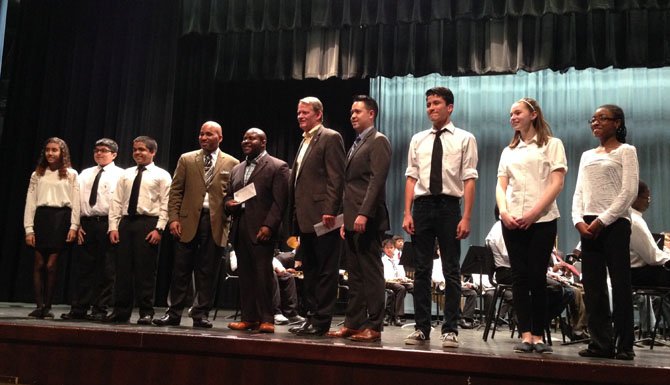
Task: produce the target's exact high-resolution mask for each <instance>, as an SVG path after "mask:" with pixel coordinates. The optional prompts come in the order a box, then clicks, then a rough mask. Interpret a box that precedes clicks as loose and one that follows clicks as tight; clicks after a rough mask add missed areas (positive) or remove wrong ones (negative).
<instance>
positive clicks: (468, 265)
mask: <svg viewBox="0 0 670 385" xmlns="http://www.w3.org/2000/svg"><path fill="white" fill-rule="evenodd" d="M492 263H493V258H491V250H489V248H488V247H486V246H470V248H469V249H468V253H467V254H466V255H465V259H464V260H463V263H462V264H461V274H479V291H480V294H479V322H480V323H481V322H482V320H483V318H484V287H483V284H482V281H483V280H482V276H483V275H484V272H487V274H488V272H490V271H493V269H494V268H495V267H494V266H492ZM490 280H491V277H489V281H490Z"/></svg>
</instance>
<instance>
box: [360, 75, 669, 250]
mask: <svg viewBox="0 0 670 385" xmlns="http://www.w3.org/2000/svg"><path fill="white" fill-rule="evenodd" d="M435 86H447V87H449V88H450V89H451V90H452V91H453V92H454V96H455V102H454V113H453V115H452V120H453V122H454V124H455V125H456V126H457V127H460V128H463V129H465V130H468V131H470V132H472V133H473V134H474V135H475V137H476V138H477V147H478V150H479V166H478V167H477V168H478V170H479V180H478V181H477V194H476V200H475V207H474V211H473V215H472V222H471V225H472V232H471V234H470V237H469V239H468V240H467V241H466V242H464V243H463V246H462V252H463V253H465V251H467V246H468V244H473V245H483V244H484V238H485V237H486V234H488V231H489V229H490V228H491V226H492V225H493V223H494V217H493V208H494V206H495V185H496V180H497V179H496V171H497V168H498V161H499V160H500V154H501V152H502V150H503V148H504V147H505V146H506V145H507V144H508V143H509V140H510V139H511V136H512V128H511V127H510V125H509V108H510V107H511V105H512V103H514V102H515V101H516V100H518V99H520V98H522V97H524V96H528V97H532V98H535V99H537V100H538V102H539V103H540V106H541V107H542V110H543V112H544V114H545V118H546V119H547V121H548V122H549V124H550V125H551V127H552V130H553V133H554V136H556V137H558V138H560V139H561V140H563V143H564V145H565V150H566V156H567V157H568V167H569V170H568V174H567V176H566V179H565V187H564V189H563V192H562V193H561V195H560V196H559V198H558V206H559V209H560V211H561V218H560V219H559V224H558V235H559V248H560V249H561V250H564V251H567V252H570V251H572V249H573V248H574V246H575V245H576V243H577V241H578V240H579V239H578V234H577V231H576V230H575V229H574V227H573V225H572V222H571V220H570V210H571V207H572V195H573V193H574V189H575V181H576V178H577V169H578V166H579V158H580V156H581V154H582V152H584V151H585V150H587V149H589V148H593V147H596V146H597V145H598V141H597V140H596V139H595V138H593V136H592V134H591V132H590V128H589V125H588V124H587V123H586V122H587V119H589V118H590V117H591V115H592V114H593V112H594V111H595V109H596V108H597V107H598V106H599V105H602V104H606V103H613V104H617V105H619V106H621V108H623V110H624V112H625V114H626V126H627V127H628V138H627V142H628V143H630V144H632V145H634V146H635V147H637V151H638V157H639V161H640V178H641V179H642V180H644V181H645V182H647V184H648V185H649V187H650V188H651V192H652V197H653V199H652V204H651V208H650V210H649V211H648V212H647V213H646V214H645V218H646V220H647V223H648V224H649V227H650V229H651V230H652V231H653V232H660V231H667V230H670V198H668V197H667V196H666V195H665V193H666V192H668V191H670V129H669V128H670V67H665V68H659V69H642V68H640V69H637V68H631V69H624V70H619V69H606V70H595V69H588V70H580V71H577V70H570V71H568V72H566V73H562V74H561V73H557V72H552V71H549V70H546V71H539V72H534V73H525V72H523V73H518V74H516V75H500V76H475V77H445V76H439V75H429V76H425V77H421V78H413V77H411V76H407V77H396V78H393V79H388V78H373V79H371V82H370V93H371V95H372V96H373V97H374V98H375V99H377V101H378V102H379V106H380V113H379V118H378V120H377V125H378V126H379V128H380V130H381V131H382V132H384V133H385V134H386V135H387V136H388V137H389V140H390V141H391V146H392V149H393V159H392V164H391V171H390V173H389V178H388V182H387V186H386V191H387V199H388V204H389V212H390V215H391V227H392V231H393V232H394V233H396V234H403V232H402V228H401V227H402V214H403V209H404V207H403V195H404V186H405V176H404V174H405V168H406V167H407V146H408V144H409V140H410V139H411V137H412V135H413V134H414V133H416V132H418V131H420V130H424V129H427V128H429V127H430V121H429V120H428V118H427V117H426V111H425V96H424V92H425V91H426V90H427V89H429V88H431V87H435ZM404 235H405V236H406V237H408V236H407V234H404Z"/></svg>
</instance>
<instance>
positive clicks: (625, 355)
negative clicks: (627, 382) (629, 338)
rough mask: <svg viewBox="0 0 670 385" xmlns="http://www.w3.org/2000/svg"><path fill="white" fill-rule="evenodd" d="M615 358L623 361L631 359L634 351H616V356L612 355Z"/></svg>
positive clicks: (633, 357)
mask: <svg viewBox="0 0 670 385" xmlns="http://www.w3.org/2000/svg"><path fill="white" fill-rule="evenodd" d="M614 358H615V359H617V360H624V361H632V360H634V359H635V352H633V351H630V352H623V351H621V352H618V353H617V354H616V356H614Z"/></svg>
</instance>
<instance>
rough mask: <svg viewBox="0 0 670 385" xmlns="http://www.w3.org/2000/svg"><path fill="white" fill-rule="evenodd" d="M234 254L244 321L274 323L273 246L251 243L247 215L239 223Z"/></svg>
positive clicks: (252, 241) (252, 240)
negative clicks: (247, 229)
mask: <svg viewBox="0 0 670 385" xmlns="http://www.w3.org/2000/svg"><path fill="white" fill-rule="evenodd" d="M239 221H240V222H239V225H238V229H240V231H239V232H238V235H237V239H236V242H235V254H236V255H237V272H238V275H239V280H240V305H241V308H242V317H241V318H242V321H246V322H269V323H274V307H273V306H272V298H273V288H274V271H272V256H273V254H274V247H273V244H272V242H263V243H258V242H256V240H255V239H249V237H248V236H247V232H246V231H244V230H243V229H246V228H247V226H246V223H245V221H246V219H245V216H244V213H243V214H242V215H241V216H240V219H239Z"/></svg>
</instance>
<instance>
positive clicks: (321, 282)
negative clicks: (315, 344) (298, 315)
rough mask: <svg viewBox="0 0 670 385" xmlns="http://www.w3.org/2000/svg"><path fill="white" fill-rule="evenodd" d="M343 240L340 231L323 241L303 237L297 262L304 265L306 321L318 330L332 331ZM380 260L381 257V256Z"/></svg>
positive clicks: (308, 235) (303, 235)
mask: <svg viewBox="0 0 670 385" xmlns="http://www.w3.org/2000/svg"><path fill="white" fill-rule="evenodd" d="M340 246H341V239H340V234H339V231H338V230H334V231H331V232H329V233H326V234H324V235H322V236H320V237H317V236H316V234H315V233H300V248H299V249H298V256H296V260H301V261H302V270H303V273H304V276H305V279H304V280H303V293H304V299H305V308H306V309H307V314H306V315H307V321H308V322H310V323H311V324H312V325H314V326H315V327H317V328H330V323H331V321H332V319H333V311H334V310H335V302H336V301H337V282H338V278H339V262H340ZM378 257H379V256H378Z"/></svg>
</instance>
